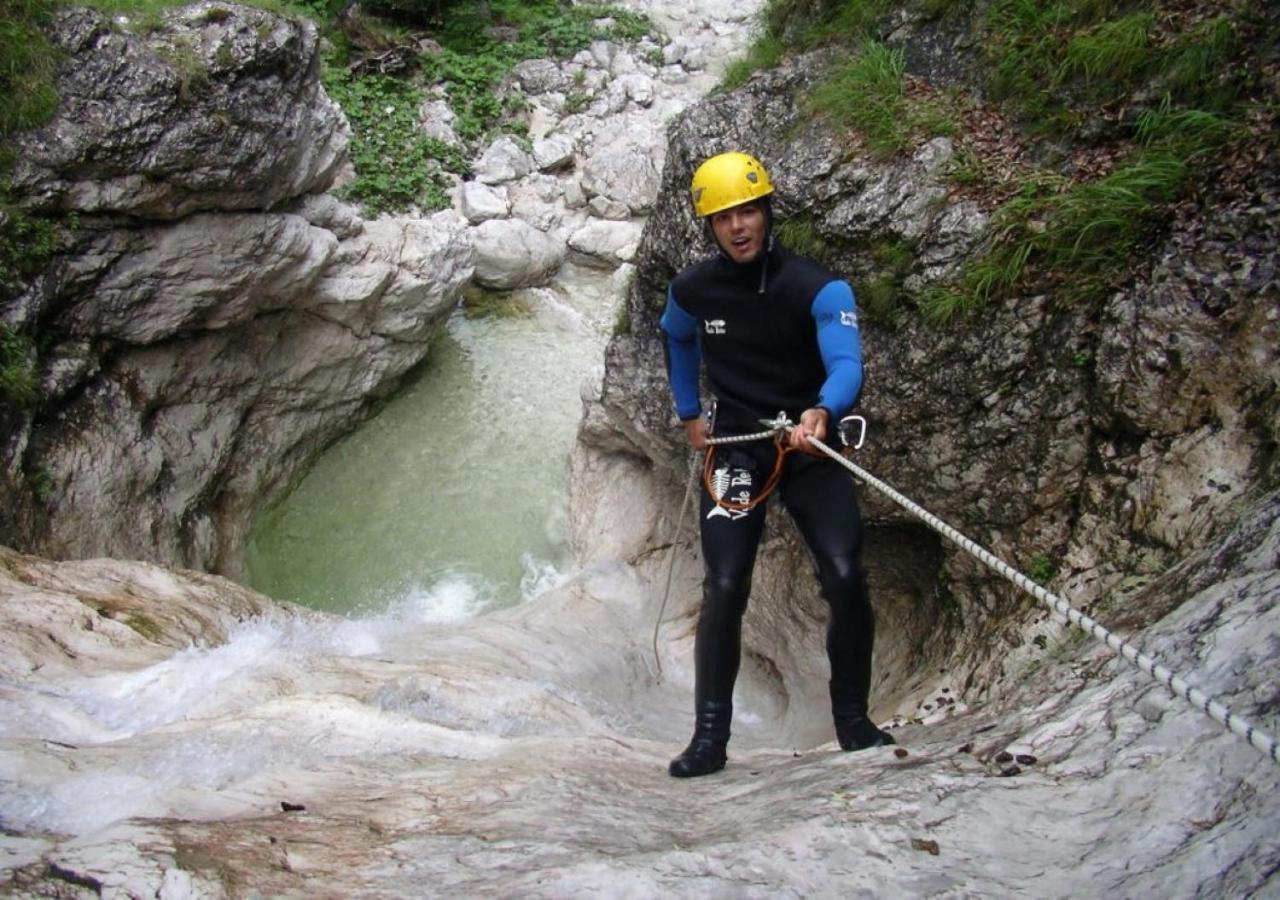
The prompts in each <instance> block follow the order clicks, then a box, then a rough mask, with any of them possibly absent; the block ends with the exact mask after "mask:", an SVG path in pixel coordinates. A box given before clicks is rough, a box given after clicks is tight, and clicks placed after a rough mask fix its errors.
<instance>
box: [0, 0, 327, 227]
mask: <svg viewBox="0 0 1280 900" xmlns="http://www.w3.org/2000/svg"><path fill="white" fill-rule="evenodd" d="M56 23H57V24H56V26H55V38H56V40H57V42H58V44H59V45H60V46H61V47H62V49H63V51H64V52H65V54H66V59H65V61H64V62H63V63H62V66H61V68H60V72H59V80H58V92H59V96H60V98H61V99H60V103H59V107H58V114H57V116H55V118H54V119H53V121H52V122H50V123H49V124H48V125H45V126H43V127H42V128H39V129H36V130H34V131H30V132H26V133H24V134H21V135H18V136H17V137H16V139H15V140H16V151H17V152H16V154H15V166H14V172H13V184H14V186H15V188H16V189H18V190H19V191H21V192H22V193H23V194H25V195H26V196H27V197H28V198H29V200H28V202H30V203H33V204H38V205H40V206H43V207H45V208H53V209H63V210H74V211H76V212H80V213H122V214H127V215H131V216H139V217H145V218H151V219H177V218H181V217H183V216H186V215H189V214H191V213H193V212H196V211H199V210H212V209H223V210H231V209H245V210H248V209H268V208H271V207H272V206H274V205H276V204H278V203H280V202H281V201H283V200H287V199H290V198H293V197H296V196H298V195H300V194H305V193H312V192H317V191H321V190H324V189H325V188H326V187H327V186H328V185H329V184H330V182H331V181H332V180H333V178H334V176H335V174H336V173H337V171H338V169H339V167H340V166H341V165H342V164H343V162H344V161H345V159H346V149H347V140H348V129H347V124H346V120H345V118H344V117H343V115H342V113H341V111H340V110H339V109H338V107H337V106H336V105H335V104H334V103H333V102H332V101H331V100H329V98H328V97H327V96H326V95H325V93H324V91H323V89H322V88H321V87H320V84H319V81H318V79H317V78H316V67H317V65H318V56H317V54H318V52H319V37H318V35H317V33H316V29H315V26H314V25H312V24H311V23H310V22H309V21H307V20H306V19H303V18H299V19H293V20H291V19H286V18H284V17H281V16H279V15H277V14H275V13H270V12H266V11H264V10H260V9H254V8H252V7H246V6H239V5H236V4H234V3H226V4H223V3H218V4H214V3H197V4H193V5H191V6H186V7H182V8H175V9H171V10H168V11H165V12H164V13H162V14H161V15H160V22H159V26H158V27H157V28H154V29H150V30H148V31H146V32H145V34H143V33H141V32H139V33H134V32H133V31H131V30H129V27H130V26H128V25H126V26H125V27H123V28H121V27H117V26H116V25H114V24H113V23H111V22H109V21H108V20H107V19H106V17H105V16H103V14H101V13H99V12H96V11H94V10H90V9H84V8H80V9H67V10H65V11H62V12H60V13H59V14H58V16H57V19H56Z"/></svg>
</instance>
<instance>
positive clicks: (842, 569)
mask: <svg viewBox="0 0 1280 900" xmlns="http://www.w3.org/2000/svg"><path fill="white" fill-rule="evenodd" d="M762 269H763V271H762ZM762 285H763V290H762V289H761V287H762ZM662 326H663V329H664V330H665V331H666V333H667V337H668V346H667V349H668V375H669V377H670V379H671V386H672V392H673V394H674V395H675V399H676V407H677V411H678V413H679V415H680V417H681V418H682V419H689V418H692V417H694V416H696V415H698V414H699V407H700V403H699V397H698V369H699V363H700V362H705V364H706V372H707V380H708V382H709V383H710V385H711V387H712V390H713V391H714V392H715V394H716V399H717V410H716V423H715V436H717V437H723V436H727V435H734V434H749V433H753V432H758V431H760V430H762V427H763V426H762V425H761V424H760V421H759V420H760V419H761V418H769V419H772V418H773V417H774V416H776V415H777V414H778V412H779V411H783V412H786V413H787V415H788V417H789V418H790V419H791V420H792V421H798V420H799V416H800V414H801V412H803V411H804V410H806V409H809V408H811V407H823V408H826V409H827V410H828V412H829V413H830V417H829V421H830V423H831V424H830V425H829V428H828V437H829V438H833V437H834V431H835V427H834V426H835V423H836V422H837V421H838V420H839V418H840V417H841V416H843V415H845V414H847V413H848V411H849V409H850V408H851V407H852V405H853V403H854V401H855V400H856V398H857V394H858V391H859V390H860V388H861V383H862V361H861V348H860V342H859V338H858V328H857V314H856V310H855V307H854V300H853V293H852V290H851V289H850V288H849V286H848V284H847V283H845V282H844V281H841V280H839V279H837V278H836V277H835V276H833V275H832V274H831V273H830V272H828V271H827V270H826V269H824V268H822V267H821V266H819V265H818V264H817V263H814V262H812V261H811V260H808V259H805V258H803V257H799V256H796V255H794V254H791V253H790V252H788V251H786V250H785V249H783V248H781V247H778V246H774V247H773V248H772V249H771V250H770V251H769V252H768V253H767V254H764V255H762V258H761V259H760V260H757V261H755V262H753V263H751V264H747V265H739V264H736V263H734V262H733V261H731V260H729V259H728V258H726V257H725V256H724V255H720V256H717V257H715V258H712V259H709V260H706V261H704V262H701V263H698V264H695V265H693V266H690V267H689V268H687V269H685V270H684V271H682V272H681V273H680V274H679V275H678V276H677V277H676V278H675V280H674V281H673V282H672V283H671V287H670V290H669V292H668V299H667V309H666V311H665V312H664V314H663V317H662ZM827 443H828V444H830V443H831V441H828V442H827ZM717 451H718V452H717V455H716V460H715V471H714V476H713V478H712V489H713V490H714V491H715V492H716V494H717V496H718V497H724V498H725V499H728V500H731V501H735V502H741V501H743V500H744V499H745V498H747V497H754V496H755V495H756V492H757V491H758V490H759V488H760V487H761V485H762V484H763V481H764V479H765V477H767V475H768V474H769V472H770V471H771V470H772V468H773V465H774V459H775V453H776V450H775V447H774V445H773V443H772V442H770V441H756V442H752V443H744V444H731V445H723V446H720V447H718V448H717ZM777 493H778V495H779V496H780V497H781V499H782V503H783V505H784V507H785V508H786V509H787V511H788V512H789V513H790V514H791V516H792V518H793V519H794V520H795V522H796V525H797V526H798V527H799V530H800V533H801V535H802V536H803V537H804V540H805V542H806V543H807V544H808V546H809V549H810V551H811V553H812V554H813V560H814V563H815V567H816V569H817V575H818V580H819V582H820V584H821V587H822V594H823V596H824V597H825V598H826V601H827V603H828V605H829V606H830V610H831V617H830V624H829V627H828V630H827V651H828V656H829V659H830V663H831V698H832V710H833V713H834V714H835V717H836V722H837V726H838V725H839V723H840V721H841V719H842V717H843V718H844V719H849V718H851V717H861V718H863V719H865V716H866V709H867V695H868V692H869V689H870V681H871V650H872V643H873V639H874V617H873V614H872V609H871V604H870V602H869V600H868V596H867V587H866V577H865V573H864V571H863V568H862V564H861V543H862V527H861V520H860V517H859V511H858V502H857V497H856V494H855V491H854V484H853V479H852V477H851V476H850V475H849V474H848V473H847V472H846V471H845V470H844V469H843V468H841V467H840V466H838V465H837V464H835V463H834V462H832V461H831V460H829V459H826V458H817V457H813V456H809V455H806V454H804V453H799V452H793V453H790V454H788V455H787V456H786V458H785V462H784V470H783V475H782V478H781V481H780V482H779V485H778V489H777ZM716 500H717V497H713V496H711V494H710V493H708V492H707V490H705V489H704V490H703V491H702V499H701V531H702V552H703V559H704V564H705V567H706V572H705V579H704V582H703V605H702V611H701V615H700V617H699V620H698V631H697V637H696V641H695V650H694V655H695V661H696V690H695V707H696V715H697V723H698V724H697V728H698V732H696V733H695V737H696V735H697V733H706V735H707V736H708V737H710V738H711V739H713V740H727V739H728V725H729V721H728V720H729V717H730V716H731V715H732V699H733V685H734V681H735V680H736V677H737V674H738V667H739V660H740V655H741V628H742V616H743V613H744V612H745V610H746V607H747V598H748V596H749V594H750V590H751V573H752V569H753V567H754V564H755V557H756V549H757V547H758V546H759V542H760V537H761V534H762V531H763V526H764V520H765V506H766V504H765V503H761V504H760V505H758V506H756V507H754V508H753V509H751V510H749V511H747V510H735V509H730V508H727V507H724V506H720V505H718V504H717V502H716ZM844 743H845V741H844V738H843V737H842V738H841V744H842V745H844ZM673 774H675V773H674V772H673Z"/></svg>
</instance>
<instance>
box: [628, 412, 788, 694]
mask: <svg viewBox="0 0 1280 900" xmlns="http://www.w3.org/2000/svg"><path fill="white" fill-rule="evenodd" d="M770 433H772V432H770ZM697 480H698V467H697V465H696V464H695V463H694V457H692V456H691V457H689V484H688V486H687V487H686V488H685V489H684V500H682V501H681V502H680V518H679V519H677V520H676V530H675V531H674V532H673V533H672V535H671V553H670V554H669V555H668V556H667V584H666V587H664V588H663V589H662V605H661V606H659V607H658V617H657V618H656V619H654V620H653V661H654V662H655V663H656V664H657V666H658V673H657V678H656V680H657V681H658V683H661V682H662V656H661V654H659V653H658V626H660V625H661V624H662V616H663V615H664V614H665V613H666V611H667V598H668V597H670V596H671V574H672V572H673V571H675V567H676V554H677V553H679V552H680V546H679V542H680V529H681V528H683V527H684V514H685V513H686V512H687V511H688V509H689V498H690V497H691V496H693V484H694V482H695V481H697Z"/></svg>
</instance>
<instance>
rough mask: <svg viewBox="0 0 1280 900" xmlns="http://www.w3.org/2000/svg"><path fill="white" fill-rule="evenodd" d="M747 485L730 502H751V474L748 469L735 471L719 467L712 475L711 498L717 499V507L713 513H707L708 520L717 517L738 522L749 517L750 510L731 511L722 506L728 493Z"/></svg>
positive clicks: (713, 508) (726, 467) (712, 509)
mask: <svg viewBox="0 0 1280 900" xmlns="http://www.w3.org/2000/svg"><path fill="white" fill-rule="evenodd" d="M739 485H746V487H745V488H744V489H743V490H741V491H739V492H738V493H737V494H736V495H735V496H733V497H731V498H730V500H732V502H734V503H748V502H750V500H751V473H750V472H748V471H747V470H746V469H733V468H730V467H729V466H719V467H717V468H716V470H715V471H714V472H713V473H712V474H711V496H712V497H713V498H714V499H715V501H716V505H715V506H713V507H712V508H711V512H709V513H707V518H708V519H714V518H717V517H720V518H724V519H728V520H729V521H731V522H736V521H737V520H738V519H741V518H743V517H744V516H746V515H747V513H748V512H749V510H745V509H730V508H729V507H727V506H721V505H720V501H721V500H723V499H724V496H725V494H726V493H728V491H729V489H730V488H732V487H737V486H739Z"/></svg>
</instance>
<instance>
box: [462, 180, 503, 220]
mask: <svg viewBox="0 0 1280 900" xmlns="http://www.w3.org/2000/svg"><path fill="white" fill-rule="evenodd" d="M510 211H511V209H510V206H509V204H508V202H507V197H506V191H505V189H503V188H501V187H498V188H494V187H491V186H489V185H487V184H484V183H483V182H480V181H464V182H463V183H462V214H463V215H464V216H465V217H466V219H467V221H468V222H470V223H471V224H472V225H478V224H480V223H481V222H483V221H485V220H486V219H501V218H503V217H504V216H506V215H507V213H509V212H510Z"/></svg>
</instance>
